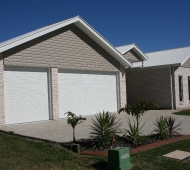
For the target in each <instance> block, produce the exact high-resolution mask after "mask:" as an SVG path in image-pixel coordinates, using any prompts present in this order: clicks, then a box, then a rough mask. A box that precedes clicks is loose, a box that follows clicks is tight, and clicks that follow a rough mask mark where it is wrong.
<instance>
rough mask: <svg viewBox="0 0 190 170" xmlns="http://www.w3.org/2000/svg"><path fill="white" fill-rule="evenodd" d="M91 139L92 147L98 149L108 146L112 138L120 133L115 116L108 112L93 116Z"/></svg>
mask: <svg viewBox="0 0 190 170" xmlns="http://www.w3.org/2000/svg"><path fill="white" fill-rule="evenodd" d="M92 124H93V125H92V126H91V136H90V137H91V139H93V141H94V142H93V145H95V147H98V148H102V147H105V146H107V145H108V144H109V142H110V140H111V137H112V136H117V135H118V134H119V133H120V132H121V125H122V123H120V121H119V120H116V115H115V114H112V113H110V112H105V111H103V112H102V113H99V114H97V115H95V119H92Z"/></svg>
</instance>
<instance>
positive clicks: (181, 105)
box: [174, 67, 190, 109]
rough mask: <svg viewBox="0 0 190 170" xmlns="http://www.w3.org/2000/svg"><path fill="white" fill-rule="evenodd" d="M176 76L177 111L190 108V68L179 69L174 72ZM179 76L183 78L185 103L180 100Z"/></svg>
mask: <svg viewBox="0 0 190 170" xmlns="http://www.w3.org/2000/svg"><path fill="white" fill-rule="evenodd" d="M174 75H175V93H176V96H175V100H176V109H185V108H190V102H189V89H188V76H190V68H184V67H178V68H176V69H175V71H174ZM179 76H182V77H183V101H182V102H180V99H179Z"/></svg>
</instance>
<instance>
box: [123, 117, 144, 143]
mask: <svg viewBox="0 0 190 170" xmlns="http://www.w3.org/2000/svg"><path fill="white" fill-rule="evenodd" d="M144 124H145V123H144ZM144 124H143V125H142V126H140V127H139V126H137V124H136V123H135V122H134V124H133V125H132V123H131V121H130V120H128V125H129V129H125V132H126V133H125V134H124V135H123V136H127V137H129V138H130V141H131V142H132V143H133V144H134V145H135V146H137V145H138V143H139V141H140V135H142V134H143V133H142V128H143V126H144Z"/></svg>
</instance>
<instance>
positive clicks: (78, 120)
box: [65, 111, 86, 142]
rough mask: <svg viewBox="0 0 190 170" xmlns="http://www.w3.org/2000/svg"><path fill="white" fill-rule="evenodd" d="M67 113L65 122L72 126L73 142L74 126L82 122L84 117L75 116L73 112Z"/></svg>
mask: <svg viewBox="0 0 190 170" xmlns="http://www.w3.org/2000/svg"><path fill="white" fill-rule="evenodd" d="M65 114H66V115H67V118H68V119H67V123H68V124H70V125H71V126H72V128H73V142H75V126H76V125H78V124H80V123H82V122H83V121H84V120H86V118H84V117H82V116H81V115H79V116H76V115H75V114H74V113H72V112H70V111H68V112H67V113H65Z"/></svg>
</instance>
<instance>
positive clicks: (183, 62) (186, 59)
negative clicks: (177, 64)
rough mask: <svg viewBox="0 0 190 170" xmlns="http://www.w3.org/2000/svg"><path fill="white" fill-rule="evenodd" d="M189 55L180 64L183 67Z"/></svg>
mask: <svg viewBox="0 0 190 170" xmlns="http://www.w3.org/2000/svg"><path fill="white" fill-rule="evenodd" d="M189 57H190V55H188V56H187V57H186V58H185V59H184V60H183V61H182V62H181V65H183V64H184V63H185V62H186V61H187V60H188V59H189Z"/></svg>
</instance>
